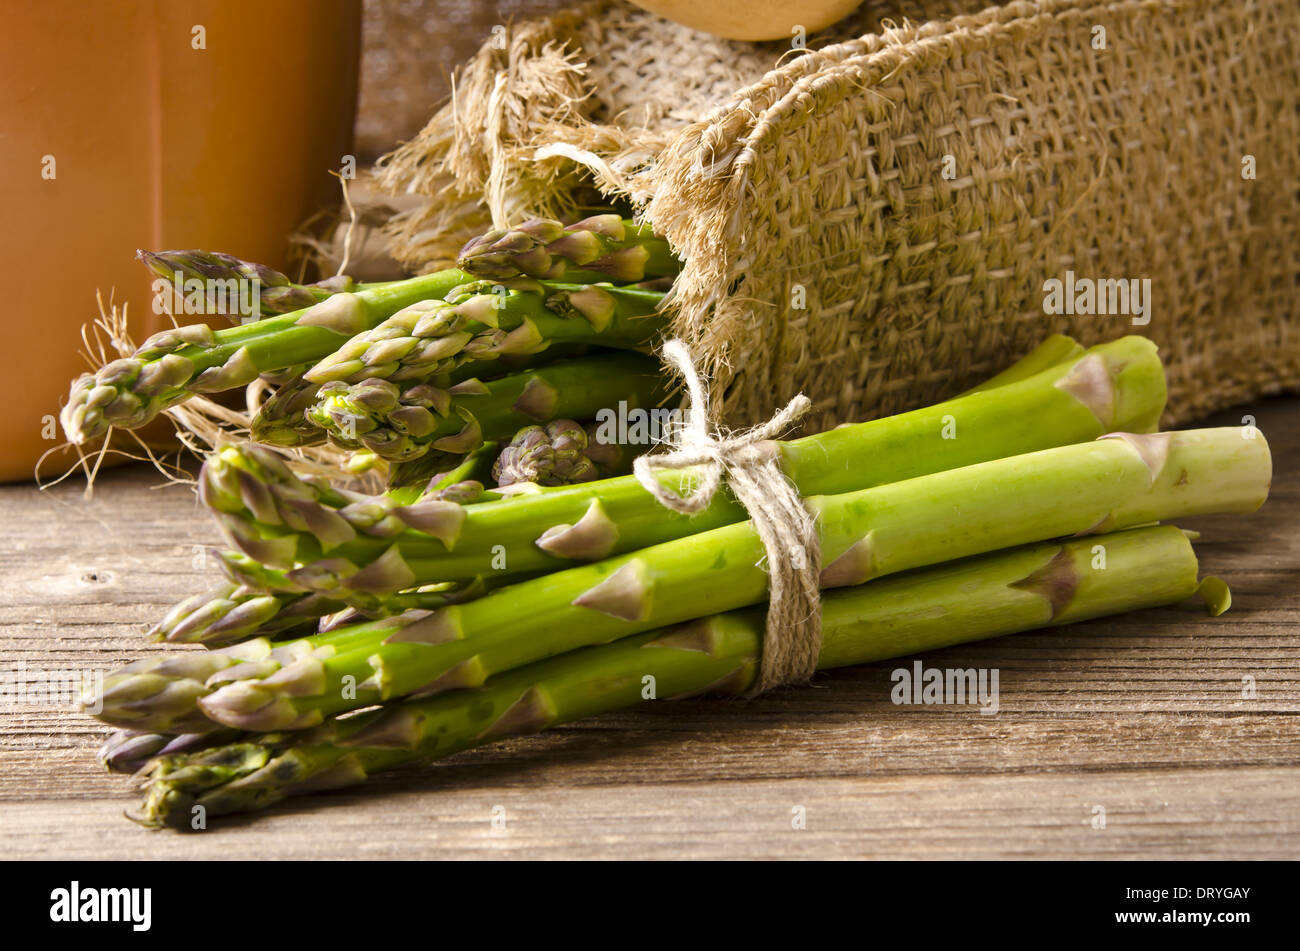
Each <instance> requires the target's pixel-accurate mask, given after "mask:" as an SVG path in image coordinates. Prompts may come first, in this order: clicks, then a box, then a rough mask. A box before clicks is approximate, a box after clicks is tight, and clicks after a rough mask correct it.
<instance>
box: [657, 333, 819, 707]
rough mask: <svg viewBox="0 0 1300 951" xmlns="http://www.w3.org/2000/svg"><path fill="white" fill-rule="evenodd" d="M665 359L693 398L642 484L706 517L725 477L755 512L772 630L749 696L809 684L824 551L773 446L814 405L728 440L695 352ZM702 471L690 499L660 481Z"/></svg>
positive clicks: (667, 349) (678, 508)
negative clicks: (671, 474) (662, 476)
mask: <svg viewBox="0 0 1300 951" xmlns="http://www.w3.org/2000/svg"><path fill="white" fill-rule="evenodd" d="M662 356H663V359H664V361H665V362H666V363H667V364H668V365H669V366H671V367H672V368H673V369H674V370H675V371H676V372H677V373H678V374H680V375H681V377H682V379H683V381H684V382H685V384H686V391H687V394H688V395H689V396H690V407H689V408H688V409H687V412H686V418H685V420H684V421H683V423H682V424H681V425H679V426H677V427H675V428H674V429H673V430H672V431H671V432H670V433H669V434H668V435H667V436H666V438H665V440H664V445H666V446H667V448H668V451H667V452H664V453H660V454H655V455H642V456H639V457H638V458H637V459H636V461H635V462H634V463H633V471H634V473H635V474H636V477H637V480H638V481H639V482H640V483H641V485H642V486H644V487H645V489H646V491H648V492H649V493H650V494H651V495H653V496H654V497H655V499H656V501H658V502H659V504H660V505H663V506H664V507H665V508H669V509H672V510H673V511H674V512H681V513H682V514H685V515H694V514H695V513H697V512H700V511H702V510H703V509H704V508H705V507H707V506H708V504H709V503H710V502H711V501H712V500H713V497H714V495H715V494H717V491H718V489H719V488H720V487H721V486H722V483H723V481H724V479H725V481H726V483H727V486H728V487H729V488H730V490H731V493H732V495H734V496H735V498H736V501H738V502H739V503H740V504H741V505H742V506H744V508H745V511H746V512H747V513H748V514H749V517H750V521H751V522H752V523H753V525H754V530H755V531H756V532H757V533H758V537H759V539H760V540H761V541H762V543H763V550H764V552H765V555H766V562H767V573H768V599H769V604H768V612H767V626H766V630H765V632H764V638H763V655H762V661H761V664H760V667H759V673H758V677H757V679H756V681H755V683H754V687H753V688H752V689H751V691H750V693H751V695H752V694H758V693H762V692H763V691H765V690H768V689H770V688H772V687H775V686H778V685H780V684H784V683H798V682H801V681H804V680H807V679H808V678H809V677H811V676H812V674H813V672H814V671H815V670H816V669H817V655H818V653H819V652H820V651H821V598H820V593H819V584H818V581H819V578H820V575H821V546H820V543H819V541H818V537H817V527H816V524H815V522H814V520H813V517H812V515H811V514H809V512H808V510H807V509H806V508H804V505H803V502H802V500H801V499H800V498H799V493H798V491H797V490H796V489H795V487H794V486H793V485H792V484H791V483H790V480H789V479H787V478H786V476H785V473H784V472H782V471H781V467H780V465H779V464H778V453H777V450H776V447H775V446H773V445H772V443H771V440H773V439H775V438H777V437H778V436H780V435H781V434H782V433H784V432H785V431H786V430H787V429H789V428H790V426H791V425H793V424H794V423H795V422H797V421H798V420H799V419H800V418H801V417H802V416H803V415H804V414H805V413H807V412H808V410H809V409H810V408H811V407H812V403H811V401H810V400H809V399H808V398H807V397H806V396H804V395H803V394H799V395H798V396H796V397H795V398H794V399H792V400H791V401H790V402H789V403H787V404H786V405H785V407H784V408H783V409H781V410H780V411H779V412H777V413H776V414H775V415H773V416H772V418H771V419H769V420H768V421H767V422H765V423H760V424H759V425H757V426H754V427H753V428H751V429H746V430H743V431H742V432H738V433H728V434H723V433H722V432H720V431H718V430H717V428H716V427H715V426H714V425H713V424H712V422H711V419H710V415H711V414H710V412H709V400H708V392H707V389H706V387H705V385H704V382H703V380H701V378H700V375H699V373H698V371H697V370H696V369H695V362H694V360H693V359H692V358H691V354H690V351H689V350H688V349H687V347H686V345H685V344H684V343H683V342H682V341H680V340H670V341H668V342H667V343H666V344H664V347H663V351H662ZM688 468H698V469H699V478H698V479H697V480H696V481H695V483H694V485H693V486H692V487H691V489H690V490H689V491H688V492H687V493H686V494H685V495H682V494H679V493H678V492H674V491H673V490H671V489H669V488H668V487H667V486H665V485H664V484H663V483H662V482H660V481H659V478H658V477H657V473H659V472H664V471H680V470H683V469H688Z"/></svg>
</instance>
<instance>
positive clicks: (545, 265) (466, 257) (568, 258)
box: [456, 215, 682, 284]
mask: <svg viewBox="0 0 1300 951" xmlns="http://www.w3.org/2000/svg"><path fill="white" fill-rule="evenodd" d="M456 264H457V266H458V267H459V268H460V269H461V270H463V271H468V272H469V273H471V274H476V275H478V276H479V277H484V278H489V279H492V280H506V279H509V278H513V277H517V276H519V275H521V274H522V275H525V276H527V277H537V278H547V279H550V280H567V281H575V280H582V279H585V278H588V277H591V276H595V277H596V279H597V280H609V281H614V282H615V283H618V284H632V283H635V282H637V281H643V280H645V279H646V278H654V277H671V276H673V275H676V274H677V273H678V272H679V271H681V267H682V265H681V262H680V261H678V260H677V259H676V258H675V257H674V256H673V253H672V251H671V250H670V249H669V247H668V242H666V241H664V240H663V239H662V238H657V237H655V235H654V233H653V232H652V231H651V230H650V229H649V228H648V227H645V226H638V225H637V224H635V223H634V222H632V221H626V220H624V219H621V218H619V216H618V215H594V216H592V217H590V218H584V219H583V220H582V221H579V222H576V223H574V224H571V225H563V224H561V223H560V222H558V221H552V220H549V219H546V218H536V219H533V220H532V221H526V222H524V223H523V224H521V225H519V226H518V227H515V228H508V229H505V230H497V231H489V232H487V233H486V234H484V235H480V236H479V237H477V238H474V239H473V240H472V241H470V242H469V243H468V244H466V245H465V247H464V248H463V249H462V250H461V252H460V258H459V260H458V261H457V262H456Z"/></svg>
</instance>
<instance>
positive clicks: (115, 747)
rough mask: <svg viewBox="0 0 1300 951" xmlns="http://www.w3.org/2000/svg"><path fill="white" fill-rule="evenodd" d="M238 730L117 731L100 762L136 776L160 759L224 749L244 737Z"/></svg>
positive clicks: (108, 742) (109, 738) (102, 754)
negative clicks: (203, 731) (215, 747)
mask: <svg viewBox="0 0 1300 951" xmlns="http://www.w3.org/2000/svg"><path fill="white" fill-rule="evenodd" d="M244 735H245V734H242V733H240V732H239V731H238V730H212V731H211V732H209V733H182V734H180V735H179V736H176V735H173V734H170V733H146V732H143V731H140V730H115V731H114V732H113V733H112V734H110V735H109V737H108V738H107V739H106V740H104V744H103V745H102V746H101V747H100V748H99V761H100V762H101V763H102V764H103V765H104V768H105V769H108V770H111V771H113V772H115V773H134V772H137V771H138V770H139V769H141V768H142V767H143V766H145V765H146V764H147V763H148V762H149V761H150V760H153V759H156V758H157V757H159V756H174V755H178V754H181V753H194V752H197V751H198V750H206V749H211V748H212V747H214V746H225V745H226V744H228V743H233V742H234V741H235V740H237V739H239V738H241V737H243V736H244Z"/></svg>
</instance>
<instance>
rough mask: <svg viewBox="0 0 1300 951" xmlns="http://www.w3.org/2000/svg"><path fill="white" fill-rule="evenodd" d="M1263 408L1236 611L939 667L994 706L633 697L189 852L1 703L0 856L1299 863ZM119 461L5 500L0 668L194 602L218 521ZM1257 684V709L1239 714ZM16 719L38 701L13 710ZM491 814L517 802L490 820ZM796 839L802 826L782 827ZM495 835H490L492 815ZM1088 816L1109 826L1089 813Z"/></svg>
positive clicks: (76, 756) (1002, 645)
mask: <svg viewBox="0 0 1300 951" xmlns="http://www.w3.org/2000/svg"><path fill="white" fill-rule="evenodd" d="M1245 413H1250V414H1252V415H1253V416H1255V417H1256V419H1257V421H1258V425H1259V426H1260V428H1261V429H1262V430H1263V432H1264V433H1265V435H1266V436H1268V437H1269V440H1270V443H1271V445H1272V447H1273V451H1274V455H1275V479H1274V486H1273V493H1272V498H1271V500H1270V501H1269V503H1268V504H1267V506H1266V507H1265V508H1264V509H1263V510H1262V511H1261V512H1259V513H1257V514H1255V515H1251V516H1245V517H1232V518H1226V517H1211V518H1201V519H1196V520H1188V521H1187V522H1186V523H1183V524H1184V525H1185V527H1189V528H1192V527H1194V528H1197V529H1199V530H1201V531H1202V532H1203V533H1204V534H1203V537H1202V540H1201V541H1200V542H1199V543H1198V546H1197V548H1198V552H1199V554H1200V556H1201V563H1202V569H1203V571H1204V572H1205V573H1212V574H1215V575H1218V576H1220V577H1222V578H1224V579H1225V580H1227V581H1228V583H1229V584H1230V585H1231V587H1232V590H1233V597H1234V603H1233V609H1232V611H1231V612H1230V613H1228V614H1227V615H1225V616H1223V617H1220V618H1210V617H1208V616H1207V615H1206V614H1205V613H1204V611H1203V609H1201V608H1199V607H1198V606H1195V605H1184V606H1180V607H1176V608H1168V609H1162V610H1153V611H1146V612H1142V613H1138V614H1130V615H1125V616H1121V617H1116V618H1113V619H1107V620H1103V621H1098V622H1093V623H1087V624H1080V625H1076V626H1074V627H1070V628H1065V629H1061V630H1056V631H1045V632H1039V633H1030V634H1021V635H1017V636H1013V637H1004V638H1000V639H998V640H994V641H985V642H982V643H978V644H971V645H966V646H962V647H957V648H951V649H947V650H943V651H939V652H935V653H933V654H930V655H926V657H925V663H926V665H927V666H934V667H983V668H996V669H998V670H999V671H1000V684H999V687H1000V709H999V712H998V713H997V714H996V715H993V716H984V715H981V714H980V713H979V712H978V709H977V708H975V707H970V706H966V707H952V706H950V707H925V706H895V705H893V704H892V703H891V702H890V699H889V695H890V688H891V686H892V683H891V679H890V672H891V671H892V670H893V669H894V668H896V667H899V666H909V667H910V664H911V659H910V658H909V659H904V660H899V661H890V662H884V663H878V664H873V665H870V666H865V667H859V668H853V669H848V670H841V671H836V672H832V673H826V674H821V675H819V676H818V677H817V679H816V681H815V684H814V686H812V687H807V688H801V689H786V690H781V691H777V692H776V693H774V694H770V695H768V696H766V697H764V698H761V699H758V700H754V701H748V702H745V701H725V700H715V701H692V702H679V703H671V704H668V703H665V704H650V705H646V707H645V708H644V709H638V710H636V711H633V712H628V713H623V714H613V715H608V716H604V717H600V718H597V719H593V720H589V721H585V722H582V723H579V724H576V725H572V726H567V727H562V728H559V729H556V730H553V731H551V732H549V733H546V734H543V735H540V736H536V737H530V738H525V739H520V740H515V741H510V742H506V743H502V744H499V745H497V746H494V747H490V748H485V749H480V750H474V751H470V752H468V753H462V754H460V755H459V756H457V757H454V758H452V759H449V760H447V761H444V762H443V763H441V764H437V765H435V766H432V767H430V768H428V769H426V770H423V771H421V772H419V773H414V774H408V775H406V776H402V777H400V778H387V779H383V780H379V781H376V782H374V783H373V784H372V785H371V786H370V787H369V788H367V789H365V790H364V791H354V792H349V793H337V794H330V795H325V796H317V797H314V798H308V799H302V800H297V801H296V802H295V803H293V804H289V805H284V806H281V807H279V808H277V809H276V810H274V811H273V812H272V813H270V814H267V815H264V816H262V817H260V818H258V819H257V820H255V821H248V820H241V821H238V822H225V823H221V822H220V821H219V820H216V821H214V822H213V823H212V827H211V828H210V829H209V830H208V831H206V832H203V833H195V834H179V833H173V832H149V831H146V830H144V829H141V828H138V827H137V826H135V825H133V824H132V823H130V822H128V821H127V820H126V819H125V818H123V816H122V812H123V810H124V809H127V808H129V807H130V806H132V805H133V803H134V796H133V793H132V786H131V782H130V781H129V780H128V779H127V778H125V777H122V776H117V775H109V774H107V773H105V772H103V771H102V770H101V769H100V768H99V766H98V764H97V763H96V761H95V757H94V750H95V748H96V746H97V744H98V742H99V741H100V739H101V738H102V737H103V735H104V733H105V730H104V729H103V728H102V727H101V726H99V725H98V724H97V723H96V722H95V721H93V720H91V719H89V718H88V717H86V716H83V715H81V714H78V713H76V712H74V711H72V710H70V709H69V708H68V706H67V704H66V703H64V704H60V705H54V704H52V703H50V702H38V701H37V700H36V699H35V698H31V697H26V698H19V700H20V701H21V702H14V699H13V691H12V688H11V690H10V693H9V697H8V700H7V702H4V703H0V802H2V803H3V805H0V849H2V850H3V854H4V855H5V857H6V858H184V857H201V858H260V859H270V858H435V857H436V858H473V857H521V858H596V857H600V858H641V859H645V858H674V857H715V858H716V857H877V858H959V857H960V858H965V857H1055V858H1074V857H1096V858H1103V857H1104V858H1157V857H1179V858H1216V857H1217V858H1233V859H1242V858H1296V857H1297V856H1300V716H1297V714H1298V713H1300V670H1298V666H1297V665H1298V663H1300V610H1297V596H1296V590H1297V580H1298V577H1300V575H1298V573H1297V567H1298V566H1300V492H1298V491H1297V480H1296V476H1295V473H1296V471H1297V469H1298V468H1300V399H1278V400H1271V401H1266V402H1263V403H1260V404H1257V405H1255V406H1251V407H1244V408H1241V409H1239V410H1236V411H1233V412H1229V413H1225V414H1222V415H1221V416H1220V417H1218V418H1216V419H1215V420H1212V421H1210V422H1212V423H1214V424H1217V425H1229V424H1237V423H1240V421H1241V417H1242V415H1243V414H1245ZM160 481H161V480H160V478H159V477H158V476H157V474H156V473H154V472H153V471H152V470H150V469H148V468H145V467H142V466H135V467H131V468H129V469H123V470H117V471H113V472H109V473H107V474H106V475H104V476H103V477H102V478H101V480H100V482H99V484H98V485H97V487H96V491H95V494H94V497H93V498H92V499H90V500H88V501H87V500H85V499H83V498H82V493H81V490H82V485H81V484H80V483H76V482H74V480H69V481H68V482H65V483H63V484H62V485H61V486H59V487H56V488H54V489H51V490H48V491H45V492H40V493H38V492H37V491H36V490H35V489H34V488H32V487H30V486H5V487H0V513H2V515H3V522H2V524H3V525H4V539H5V541H4V544H3V546H2V549H0V579H3V581H2V584H0V607H2V608H3V610H2V611H0V671H2V672H3V673H4V674H6V675H7V676H8V678H9V680H8V681H7V682H10V683H11V682H12V681H13V679H14V678H15V677H16V678H17V679H18V680H23V679H24V678H25V679H26V680H27V681H33V680H36V679H39V676H41V675H43V674H45V673H48V672H50V671H56V670H77V671H80V670H88V669H95V668H99V669H103V670H107V669H111V668H112V667H114V666H117V665H119V664H121V663H122V662H125V661H127V660H130V659H133V658H137V657H140V656H142V655H144V654H145V653H147V652H149V651H151V650H155V649H156V648H154V647H153V646H152V645H148V644H145V643H144V642H143V640H142V638H141V637H140V631H141V630H142V627H143V626H144V625H146V624H147V623H148V622H150V621H151V620H152V619H154V618H156V617H158V616H159V614H160V613H161V612H162V611H163V610H164V609H165V607H166V606H167V605H168V604H170V603H171V602H173V601H175V600H177V599H178V598H180V597H182V596H184V595H187V594H190V593H194V592H197V591H199V590H200V589H202V588H203V587H204V586H205V585H206V584H207V583H208V581H209V580H210V579H211V576H212V571H211V569H204V568H202V567H201V565H197V564H196V552H201V551H202V549H203V546H206V545H209V544H213V543H216V542H217V541H218V536H217V533H216V531H215V529H214V527H213V525H212V524H211V523H210V522H209V521H208V519H207V518H206V517H204V515H203V514H202V513H201V512H200V511H199V510H198V509H197V507H196V505H195V501H194V497H193V495H192V493H191V492H190V491H189V490H188V489H186V488H182V487H169V488H156V486H157V485H158V484H159V483H160ZM1244 678H1253V682H1254V684H1255V690H1254V696H1253V697H1247V696H1243V694H1244V693H1248V692H1249V691H1247V690H1245V688H1244V686H1243V685H1244V684H1245V683H1246V681H1245V680H1244ZM29 701H30V702H29ZM502 810H504V812H503V811H502ZM800 812H801V814H802V815H803V816H804V828H795V825H796V824H797V823H795V822H794V821H793V817H794V816H795V815H796V813H800ZM494 815H495V816H497V817H498V818H500V817H502V816H503V817H504V820H505V821H504V827H502V824H501V823H500V822H496V823H494V822H493V817H494ZM1103 819H1104V823H1103V821H1102V820H1103Z"/></svg>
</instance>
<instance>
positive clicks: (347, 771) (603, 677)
mask: <svg viewBox="0 0 1300 951" xmlns="http://www.w3.org/2000/svg"><path fill="white" fill-rule="evenodd" d="M1096 545H1102V546H1104V548H1105V552H1106V563H1105V564H1106V567H1105V570H1098V569H1097V567H1096V564H1097V562H1096V556H1095V554H1094V551H1093V549H1094V546H1096ZM1196 569H1197V566H1196V557H1195V555H1194V554H1193V552H1192V548H1191V545H1190V543H1189V542H1188V540H1187V537H1186V536H1185V535H1184V534H1183V533H1182V532H1180V531H1178V530H1177V529H1176V528H1173V527H1168V526H1165V527H1158V528H1142V529H1135V530H1132V531H1128V532H1120V533H1117V534H1113V535H1102V536H1094V537H1090V538H1087V539H1080V540H1076V541H1067V542H1064V543H1053V544H1041V545H1034V546H1030V547H1026V548H1021V549H1014V550H1011V551H1002V552H997V553H994V554H988V555H981V556H978V557H975V558H971V559H967V560H965V561H960V562H955V563H950V564H945V565H941V566H939V567H936V568H928V569H922V570H919V571H914V572H909V573H907V574H903V575H898V576H896V577H893V578H887V579H884V580H882V581H879V582H875V583H873V584H869V585H862V586H860V587H855V588H845V589H841V590H838V591H833V592H830V593H829V594H827V595H826V597H825V600H824V602H823V606H822V650H821V655H820V657H819V659H818V667H819V668H822V669H826V668H830V667H839V666H846V665H850V664H861V663H869V662H871V661H876V660H883V659H886V658H891V657H899V656H903V655H907V654H913V653H918V652H921V651H926V650H932V649H934V648H938V647H946V646H949V645H953V644H960V643H964V642H967V641H972V640H978V639H980V638H986V637H996V636H999V635H1003V634H1013V633H1016V632H1019V631H1026V630H1032V629H1034V628H1038V627H1042V626H1047V625H1061V624H1069V623H1073V622H1076V621H1082V620H1086V619H1088V618H1094V617H1100V616H1103V615H1108V614H1113V613H1118V612H1121V611H1128V610H1136V609H1140V608H1146V607H1155V606H1158V605H1164V604H1171V603H1174V602H1177V601H1180V600H1182V599H1184V598H1186V597H1188V596H1190V595H1191V594H1192V593H1193V592H1195V590H1196V587H1197V582H1196ZM762 639H763V611H762V610H761V609H750V610H743V611H735V612H731V613H727V614H721V615H717V616H714V617H710V618H704V619H701V620H697V621H692V622H688V623H686V624H683V625H680V626H676V627H670V628H667V629H660V630H656V631H650V632H648V633H644V634H639V635H635V636H631V637H627V638H623V639H621V640H618V641H616V642H614V643H612V644H607V645H604V646H599V647H589V648H585V649H582V650H577V651H573V652H570V653H567V654H562V655H561V656H559V657H554V658H551V659H550V660H545V661H541V662H539V663H536V664H532V665H529V666H526V667H521V668H519V669H517V670H512V671H510V672H508V673H504V674H500V675H498V676H495V677H493V678H492V679H491V680H489V681H488V682H487V683H486V684H484V685H483V686H482V687H479V688H477V689H471V690H460V691H454V692H452V693H448V694H443V695H441V696H436V697H432V698H427V699H412V700H407V701H404V702H400V703H396V704H391V705H388V706H385V707H383V708H380V709H378V710H376V711H373V712H371V713H367V714H361V715H358V716H354V717H347V718H344V719H333V720H330V721H328V722H326V723H324V724H322V725H321V726H319V727H317V728H315V729H313V730H309V731H307V732H305V733H289V734H278V735H277V734H269V735H263V736H261V737H260V738H256V739H253V738H249V739H247V740H245V741H244V742H237V743H234V744H230V745H226V746H223V747H219V748H215V749H209V750H206V751H202V752H197V753H192V754H189V755H164V756H161V757H159V758H157V759H155V760H153V761H152V763H151V764H150V765H149V766H148V767H147V768H146V775H147V777H148V780H149V782H148V787H147V791H146V794H145V801H144V806H143V810H142V813H141V815H140V816H138V817H136V818H138V819H139V821H142V822H144V823H145V824H147V825H151V826H160V825H170V826H175V827H178V828H185V827H187V826H189V825H190V824H191V822H192V821H193V820H194V818H195V815H196V812H195V809H196V807H202V809H203V811H204V814H205V817H206V816H215V815H220V814H223V813H232V812H244V811H249V810H255V809H260V808H264V807H266V806H269V805H271V804H272V803H275V802H277V801H279V800H281V799H284V798H285V797H288V796H293V795H298V794H300V793H307V792H311V791H314V790H324V789H332V788H336V787H340V786H345V785H350V784H354V783H359V782H362V781H363V780H365V779H367V778H368V777H370V776H372V775H374V774H376V773H380V772H384V771H387V770H391V769H395V768H398V767H402V766H408V765H416V764H423V763H427V762H430V761H432V760H436V759H440V758H442V757H445V756H449V755H451V754H452V753H456V752H459V751H461V750H465V749H468V748H471V747H474V746H480V745H483V744H486V743H490V742H493V741H495V740H499V739H503V738H506V737H510V736H517V735H520V734H526V733H532V732H536V731H539V730H543V729H547V728H549V727H552V726H555V725H557V724H560V723H566V722H569V721H572V720H576V719H580V718H582V717H586V716H593V715H595V714H598V713H604V712H607V711H611V710H616V709H620V708H625V707H634V706H636V705H637V704H639V703H641V702H643V701H645V700H647V699H654V698H662V699H668V698H676V697H685V696H695V695H697V694H702V693H703V694H738V693H743V692H745V691H746V690H748V689H749V688H750V686H751V685H752V683H753V681H754V677H755V674H756V672H757V670H758V660H759V655H760V651H761V649H762ZM647 685H653V690H647Z"/></svg>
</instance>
